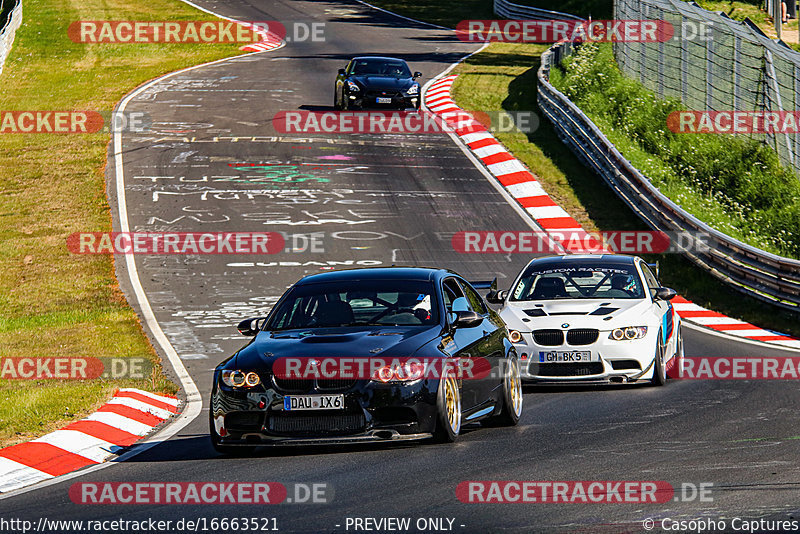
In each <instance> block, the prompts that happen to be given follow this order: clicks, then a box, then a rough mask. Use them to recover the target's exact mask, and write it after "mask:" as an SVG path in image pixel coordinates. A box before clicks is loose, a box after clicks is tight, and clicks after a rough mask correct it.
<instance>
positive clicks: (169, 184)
mask: <svg viewBox="0 0 800 534" xmlns="http://www.w3.org/2000/svg"><path fill="white" fill-rule="evenodd" d="M200 5H202V6H203V7H205V8H207V9H211V10H213V11H215V12H217V13H220V14H222V15H226V16H229V17H235V18H237V19H241V20H278V21H282V22H284V24H287V23H290V22H294V21H299V22H309V23H310V22H325V23H326V26H325V38H326V39H325V42H302V43H293V42H289V43H288V44H287V46H285V47H284V48H282V49H279V50H277V51H272V52H266V53H259V54H251V55H247V56H242V57H239V58H234V59H230V60H226V61H222V62H218V63H216V64H213V65H209V66H204V67H200V68H196V69H193V70H190V71H187V72H184V73H179V74H176V75H172V76H169V77H166V78H164V79H162V80H161V81H159V82H158V83H156V84H155V85H153V86H151V87H149V88H146V89H145V90H143V91H138V92H136V93H134V96H133V97H132V98H131V99H130V101H129V102H128V104H127V110H128V111H142V112H146V113H147V114H148V115H149V116H150V117H151V118H152V120H153V124H152V128H151V129H150V131H148V132H145V133H126V134H124V135H123V137H122V148H123V152H122V154H121V157H122V164H123V170H124V174H123V175H122V176H118V175H116V173H115V172H114V168H115V166H114V164H113V163H112V162H113V161H115V159H114V158H115V155H114V153H113V146H112V149H111V152H110V154H109V158H110V163H109V166H108V171H107V173H108V183H109V186H108V191H109V198H110V200H111V204H112V212H113V213H114V216H115V221H114V227H115V230H116V229H119V228H120V220H119V216H118V214H119V209H118V208H119V206H118V202H119V201H120V198H119V197H118V196H117V194H116V191H117V189H116V188H117V185H118V180H121V182H119V183H120V184H121V185H122V186H124V193H125V200H124V202H125V206H126V208H127V215H128V221H129V224H130V230H131V231H152V232H161V231H174V232H189V231H283V232H287V233H289V234H305V235H306V236H307V237H309V236H310V234H312V233H315V234H316V237H314V239H315V242H317V243H318V246H321V247H322V248H323V249H324V252H313V251H312V250H305V251H297V252H295V251H289V252H283V253H279V254H275V255H270V256H243V255H238V256H237V255H201V256H178V255H176V256H144V255H142V256H136V257H135V263H136V269H137V271H138V276H139V280H140V281H141V284H142V286H143V288H144V292H145V294H146V296H147V300H148V301H149V305H150V306H151V307H152V309H153V312H154V314H155V318H156V320H157V322H158V324H159V325H160V327H161V329H162V330H163V332H164V333H165V334H166V336H167V338H168V339H169V341H170V343H171V344H172V346H173V347H174V348H175V350H176V351H177V354H178V355H179V356H180V358H181V360H182V361H183V364H184V365H185V367H186V369H187V370H188V372H189V374H190V375H191V377H192V379H193V381H194V382H195V383H196V385H197V387H198V389H199V390H200V393H201V395H202V397H203V410H202V412H201V413H200V415H199V416H198V417H197V418H196V419H194V420H193V421H192V422H191V423H190V424H188V425H187V426H186V427H185V428H183V429H182V430H181V431H180V432H179V433H178V434H177V435H175V436H174V437H172V438H171V439H169V440H168V441H165V442H164V443H162V444H160V445H158V446H156V447H153V448H151V449H149V450H147V451H146V452H144V453H142V454H139V455H137V456H135V457H133V458H131V459H130V460H129V461H127V462H123V463H120V464H118V465H114V466H111V467H110V468H107V469H102V470H98V471H92V472H90V473H87V474H85V475H83V476H81V477H77V478H73V479H71V480H66V481H62V482H59V483H56V484H51V485H47V486H45V487H40V488H38V489H35V490H33V491H28V492H26V493H22V494H21V495H18V496H15V497H12V498H8V499H4V500H1V501H0V509H2V511H3V514H4V515H5V516H9V517H19V518H22V519H30V520H33V521H34V522H35V521H37V520H38V519H39V518H40V517H43V516H44V517H48V518H58V519H117V518H124V519H131V520H141V519H147V518H158V519H175V520H177V519H180V518H197V517H206V518H213V517H217V518H222V517H234V516H246V517H252V516H258V517H272V518H276V521H277V526H278V528H279V530H280V531H282V532H345V531H346V524H347V523H346V520H347V518H348V517H349V518H354V517H359V518H365V517H376V518H380V517H410V518H412V523H413V522H414V521H416V520H417V519H418V518H449V519H453V523H452V531H454V532H533V531H564V532H581V531H583V532H594V531H604V532H620V531H629V532H643V528H642V521H643V520H644V519H646V518H654V519H656V520H658V519H660V518H664V517H670V518H675V519H678V518H683V519H696V518H699V517H711V518H726V519H730V518H733V517H751V518H757V517H769V518H780V519H784V518H790V517H794V516H795V514H796V513H798V512H800V466H798V462H797V458H798V457H800V439H798V436H800V411H799V410H798V409H797V408H798V406H800V390H798V387H797V385H796V383H793V382H792V381H766V380H762V381H690V380H687V381H680V382H678V381H672V382H670V383H669V384H668V385H667V386H666V387H664V388H647V387H617V388H601V389H588V390H587V389H564V388H561V389H555V390H553V389H550V390H530V391H527V393H526V395H525V406H524V413H523V416H522V421H521V423H520V425H519V426H517V427H515V428H512V429H504V428H501V429H490V428H480V427H475V428H467V429H465V431H464V434H463V435H462V436H461V438H460V439H459V441H458V442H457V443H456V444H454V445H432V444H420V445H400V446H397V445H375V446H355V447H335V448H325V449H306V450H273V451H269V450H267V451H264V452H260V453H257V454H256V455H255V456H254V457H251V458H238V457H226V456H221V455H218V454H217V453H215V452H214V450H213V449H212V448H211V445H210V442H209V438H208V422H207V418H208V392H209V390H210V386H211V384H210V382H211V372H212V370H213V368H214V367H215V365H216V364H217V362H219V361H221V360H222V359H224V358H225V357H227V356H228V355H230V354H231V353H232V352H233V351H235V350H236V349H237V348H238V347H240V346H241V345H243V344H244V342H245V338H243V337H241V336H240V335H238V333H237V332H236V328H235V325H236V323H237V322H238V321H239V320H240V319H242V318H246V317H251V316H258V315H265V314H266V312H267V311H268V309H269V307H270V306H271V304H272V303H274V301H275V300H276V299H277V298H278V297H279V296H280V295H281V294H282V293H283V291H284V290H285V289H286V287H288V286H289V285H290V284H292V283H293V282H294V281H296V280H297V279H298V278H300V277H301V276H303V275H304V274H308V273H314V272H320V271H322V270H325V269H330V268H343V267H345V266H346V265H348V262H350V263H349V264H351V265H392V264H419V265H429V266H434V265H435V266H442V267H448V268H452V269H454V270H456V271H458V272H460V273H462V274H463V275H465V276H467V277H468V278H471V279H486V278H491V277H493V276H499V279H500V285H501V287H507V286H508V285H509V284H510V282H511V280H510V279H509V278H510V277H512V276H514V275H515V274H516V272H517V271H518V270H519V269H520V267H521V266H522V265H524V264H525V263H526V261H527V260H528V259H529V258H527V257H525V256H523V255H511V256H500V255H465V254H459V253H457V252H455V251H454V250H453V249H452V246H451V244H450V238H451V236H452V234H453V233H455V232H458V231H461V230H526V229H529V228H531V226H530V224H532V223H529V222H526V219H525V218H524V216H523V215H521V214H520V211H519V210H518V209H516V208H514V207H513V206H512V204H511V203H510V202H509V200H508V198H507V197H506V196H504V194H503V193H502V192H501V191H500V190H499V189H498V188H497V187H496V186H495V185H493V183H492V182H491V181H490V180H489V179H488V178H487V177H486V176H485V175H484V174H482V173H481V172H480V171H479V170H478V169H477V168H476V167H475V166H474V165H473V163H472V162H471V161H470V159H469V158H468V157H467V156H466V155H465V153H464V152H463V151H462V150H461V149H460V148H459V147H458V146H457V145H456V144H455V143H454V142H453V141H452V140H451V139H450V138H449V137H448V136H446V135H442V134H426V135H366V134H364V135H344V134H343V135H303V134H281V133H278V132H276V131H275V130H274V128H273V126H272V124H271V120H272V118H273V116H274V115H275V114H276V113H278V112H280V111H287V110H298V109H300V110H331V109H332V107H331V105H332V99H333V91H332V85H333V83H332V82H333V79H334V77H335V74H336V70H337V69H338V68H340V67H343V66H344V65H345V63H346V62H347V60H348V59H349V58H350V57H352V56H354V55H357V54H361V53H382V54H387V55H395V56H398V57H403V58H405V59H407V60H408V62H409V64H410V65H411V68H412V70H419V71H422V72H423V74H424V81H428V80H430V79H431V78H433V77H434V76H436V75H437V74H439V73H440V72H442V71H443V70H444V69H446V68H447V67H448V66H449V65H450V64H452V63H453V62H456V61H458V60H459V59H460V58H462V57H463V56H464V55H466V54H468V53H471V52H473V51H475V50H476V49H477V47H476V46H475V45H471V44H466V43H462V42H459V41H457V40H455V39H454V37H453V36H452V34H451V33H450V32H448V31H444V30H440V29H436V28H432V27H429V26H425V25H422V24H415V23H413V22H410V21H407V20H403V19H401V18H397V17H394V16H392V15H388V14H385V13H382V12H380V11H376V10H373V9H371V8H369V7H367V6H364V5H361V4H358V3H356V2H347V1H336V2H334V1H322V0H307V1H290V0H251V1H230V2H204V3H201V4H200ZM598 187H601V185H600V181H599V180H598ZM309 238H310V237H309ZM304 243H305V242H304V241H303V240H302V239H300V240H299V241H298V242H296V243H294V244H295V245H296V246H297V248H299V249H303V248H304V246H305V244H304ZM289 244H290V245H291V244H292V243H289ZM308 248H309V249H310V247H308ZM117 268H118V275H119V279H120V282H121V284H122V285H123V288H124V289H125V290H126V292H127V294H128V296H129V300H131V302H132V304H133V305H134V306H135V307H137V309H140V307H139V304H137V300H136V298H135V296H134V295H133V292H132V289H131V287H130V282H129V279H128V273H127V271H126V267H125V262H124V261H123V260H120V259H119V258H118V261H117ZM683 335H684V338H685V346H686V353H687V356H689V357H691V356H769V355H773V356H796V355H797V353H796V352H789V351H786V352H783V351H778V350H774V349H770V348H765V347H764V346H763V345H757V344H744V343H742V342H739V341H734V340H729V339H726V338H722V337H719V336H716V335H710V334H706V333H701V332H699V331H697V330H693V329H692V330H690V329H688V328H684V330H683ZM467 480H538V481H560V480H643V481H644V480H656V481H667V482H669V483H670V484H672V485H673V487H676V488H679V487H681V484H684V483H690V484H694V485H696V486H697V485H699V484H701V483H713V490H712V493H711V495H712V498H713V500H712V501H711V502H699V501H698V499H696V498H695V499H694V500H687V501H686V502H683V501H670V502H667V503H665V504H647V505H641V504H476V503H473V504H465V503H461V502H459V501H458V500H457V498H456V494H455V489H456V486H457V485H458V484H459V482H462V481H467ZM103 481H115V482H132V481H149V482H173V481H180V482H187V481H247V482H252V481H275V482H280V483H282V484H284V485H286V486H287V487H289V486H290V485H291V484H293V483H304V484H312V483H325V484H327V488H328V495H329V497H330V502H329V503H325V504H323V503H318V504H309V503H304V504H297V503H284V504H280V505H275V506H267V507H264V506H256V505H236V506H233V505H216V506H208V505H206V506H194V505H189V506H186V505H183V506H176V505H157V506H152V505H95V506H92V505H78V504H74V503H73V502H72V501H71V500H70V498H69V496H68V490H69V488H70V486H71V485H72V484H73V483H76V482H103ZM444 525H448V522H447V521H445V522H444ZM350 531H353V529H352V527H351V528H350ZM656 531H660V528H659V527H656Z"/></svg>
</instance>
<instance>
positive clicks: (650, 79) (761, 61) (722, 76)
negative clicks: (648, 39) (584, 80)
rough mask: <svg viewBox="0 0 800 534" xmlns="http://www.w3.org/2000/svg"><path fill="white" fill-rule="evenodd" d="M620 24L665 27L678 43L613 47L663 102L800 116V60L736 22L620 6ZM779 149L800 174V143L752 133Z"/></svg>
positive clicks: (694, 12)
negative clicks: (660, 22) (660, 23)
mask: <svg viewBox="0 0 800 534" xmlns="http://www.w3.org/2000/svg"><path fill="white" fill-rule="evenodd" d="M614 19H615V20H664V21H667V22H669V23H671V24H672V27H673V28H674V30H675V38H673V39H670V40H668V41H665V42H660V43H643V42H621V41H618V42H616V43H614V55H615V57H616V59H617V63H618V64H619V66H620V68H621V69H622V71H623V72H625V73H626V74H627V75H628V76H630V77H632V78H634V79H636V80H639V81H640V82H641V83H642V84H643V85H644V86H645V87H647V88H648V89H650V90H651V91H653V92H655V93H656V94H658V95H659V96H660V97H662V98H664V97H672V98H678V99H680V100H681V101H682V102H683V103H684V104H685V105H686V106H687V108H688V109H691V110H703V111H705V110H708V111H729V110H736V111H757V112H781V111H795V110H800V107H799V106H800V53H797V52H795V51H794V50H792V49H790V48H789V47H788V46H787V45H785V44H784V43H781V42H776V41H773V40H772V39H770V38H769V37H767V36H766V35H764V33H762V32H761V30H760V29H759V28H758V27H757V26H756V25H755V24H753V23H752V22H750V21H748V20H746V21H744V22H736V21H733V20H731V19H730V18H728V17H727V16H725V15H724V14H722V13H710V12H709V11H706V10H703V9H701V8H700V7H698V6H696V5H694V4H691V3H687V2H683V1H680V0H615V2H614ZM747 135H750V136H752V137H754V138H757V139H760V140H762V141H764V142H766V143H768V144H769V145H770V146H772V147H773V148H774V149H775V151H776V152H777V153H778V156H779V157H780V159H781V162H782V163H783V164H784V165H786V166H787V167H789V168H793V169H794V171H795V173H797V174H800V136H798V135H797V134H791V133H762V134H755V133H754V134H747Z"/></svg>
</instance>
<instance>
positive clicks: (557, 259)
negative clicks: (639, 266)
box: [529, 254, 637, 267]
mask: <svg viewBox="0 0 800 534" xmlns="http://www.w3.org/2000/svg"><path fill="white" fill-rule="evenodd" d="M636 259H637V258H636V256H628V255H626V254H570V255H568V256H547V257H544V258H535V259H534V260H533V261H531V262H530V264H529V265H531V266H532V265H536V266H537V267H540V266H542V265H548V266H552V267H557V266H571V265H586V264H591V265H634V263H635V262H636Z"/></svg>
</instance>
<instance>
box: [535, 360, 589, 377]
mask: <svg viewBox="0 0 800 534" xmlns="http://www.w3.org/2000/svg"><path fill="white" fill-rule="evenodd" d="M602 373H603V364H602V363H601V362H586V363H542V364H539V370H538V371H536V375H537V376H588V375H599V374H602Z"/></svg>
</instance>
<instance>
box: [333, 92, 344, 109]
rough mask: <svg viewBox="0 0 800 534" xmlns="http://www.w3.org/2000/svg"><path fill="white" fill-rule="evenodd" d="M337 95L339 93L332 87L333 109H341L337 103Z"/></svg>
mask: <svg viewBox="0 0 800 534" xmlns="http://www.w3.org/2000/svg"><path fill="white" fill-rule="evenodd" d="M338 95H339V93H338V91H336V90H335V89H334V90H333V109H335V110H336V111H341V109H342V106H340V105H339V99H338V98H337V96H338Z"/></svg>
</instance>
